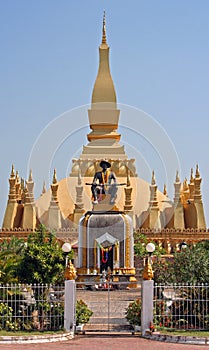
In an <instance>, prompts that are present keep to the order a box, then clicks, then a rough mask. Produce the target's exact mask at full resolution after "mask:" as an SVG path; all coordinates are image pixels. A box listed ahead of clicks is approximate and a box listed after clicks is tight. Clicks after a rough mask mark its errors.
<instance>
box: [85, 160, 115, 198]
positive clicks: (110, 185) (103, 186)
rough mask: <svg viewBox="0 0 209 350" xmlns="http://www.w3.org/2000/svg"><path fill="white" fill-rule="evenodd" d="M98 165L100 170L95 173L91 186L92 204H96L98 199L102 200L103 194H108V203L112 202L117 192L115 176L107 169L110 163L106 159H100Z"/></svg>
mask: <svg viewBox="0 0 209 350" xmlns="http://www.w3.org/2000/svg"><path fill="white" fill-rule="evenodd" d="M100 166H101V168H102V171H98V172H96V173H95V175H94V179H93V183H92V186H91V192H92V197H93V204H97V203H98V201H100V200H102V195H103V194H110V204H114V203H115V199H116V193H117V180H116V176H115V174H114V173H113V172H112V171H109V170H108V169H109V168H110V167H111V164H110V163H109V162H107V161H106V160H102V161H101V162H100Z"/></svg>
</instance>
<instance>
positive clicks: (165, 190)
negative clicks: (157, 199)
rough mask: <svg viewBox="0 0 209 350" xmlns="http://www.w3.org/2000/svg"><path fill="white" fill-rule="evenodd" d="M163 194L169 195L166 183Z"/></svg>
mask: <svg viewBox="0 0 209 350" xmlns="http://www.w3.org/2000/svg"><path fill="white" fill-rule="evenodd" d="M163 194H164V196H167V195H168V192H167V188H166V184H164V188H163Z"/></svg>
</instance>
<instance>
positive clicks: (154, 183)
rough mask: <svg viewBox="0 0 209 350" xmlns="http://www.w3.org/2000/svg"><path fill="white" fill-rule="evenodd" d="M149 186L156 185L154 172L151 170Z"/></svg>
mask: <svg viewBox="0 0 209 350" xmlns="http://www.w3.org/2000/svg"><path fill="white" fill-rule="evenodd" d="M151 184H152V185H156V182H155V172H154V170H152V181H151Z"/></svg>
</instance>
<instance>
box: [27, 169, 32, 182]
mask: <svg viewBox="0 0 209 350" xmlns="http://www.w3.org/2000/svg"><path fill="white" fill-rule="evenodd" d="M28 181H30V182H31V181H33V175H32V170H31V169H30V173H29V177H28Z"/></svg>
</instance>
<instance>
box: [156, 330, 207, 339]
mask: <svg viewBox="0 0 209 350" xmlns="http://www.w3.org/2000/svg"><path fill="white" fill-rule="evenodd" d="M157 331H158V332H160V333H161V334H168V335H183V336H189V337H208V338H209V331H188V330H183V329H182V330H173V329H169V328H165V329H160V330H157Z"/></svg>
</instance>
